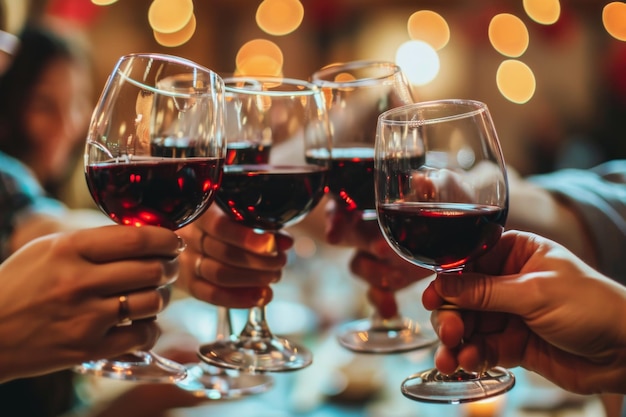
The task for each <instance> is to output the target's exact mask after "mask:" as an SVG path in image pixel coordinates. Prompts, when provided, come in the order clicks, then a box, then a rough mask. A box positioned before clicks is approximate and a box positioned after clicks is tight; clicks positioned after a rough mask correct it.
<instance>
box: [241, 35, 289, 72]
mask: <svg viewBox="0 0 626 417" xmlns="http://www.w3.org/2000/svg"><path fill="white" fill-rule="evenodd" d="M235 68H236V69H235V72H236V73H237V74H240V75H265V76H277V75H280V74H281V73H282V68H283V52H282V51H281V49H280V47H279V46H278V45H276V44H275V43H274V42H272V41H269V40H267V39H253V40H251V41H248V42H246V43H245V44H243V45H242V46H241V48H239V51H238V52H237V56H236V57H235Z"/></svg>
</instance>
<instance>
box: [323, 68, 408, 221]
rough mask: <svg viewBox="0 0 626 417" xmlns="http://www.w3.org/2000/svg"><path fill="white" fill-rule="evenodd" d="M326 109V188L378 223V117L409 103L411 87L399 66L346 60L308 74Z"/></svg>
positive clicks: (345, 203) (347, 204) (349, 207)
mask: <svg viewBox="0 0 626 417" xmlns="http://www.w3.org/2000/svg"><path fill="white" fill-rule="evenodd" d="M311 82H312V83H314V84H317V85H319V86H320V87H321V89H322V91H323V92H324V96H325V98H326V103H327V107H328V119H329V125H330V129H331V137H332V141H333V155H332V165H331V172H330V177H329V180H328V187H329V190H330V192H331V194H332V195H333V196H334V197H335V198H336V199H337V200H338V201H340V202H342V203H343V204H344V205H345V207H346V209H348V210H358V211H360V212H361V213H362V215H363V216H364V218H367V219H370V220H375V219H376V210H375V209H376V206H375V201H374V187H373V183H374V139H375V132H376V120H377V118H378V115H379V114H380V113H382V112H384V111H386V110H389V109H391V108H394V107H398V106H402V105H405V104H410V103H413V101H414V99H413V94H412V91H411V86H410V84H409V83H408V81H407V79H406V77H405V76H404V73H403V72H402V71H401V69H400V67H398V66H397V65H396V64H394V63H392V62H387V61H367V60H364V61H350V62H345V63H335V64H331V65H327V66H325V67H323V68H321V69H319V70H317V71H316V72H314V73H313V75H312V76H311Z"/></svg>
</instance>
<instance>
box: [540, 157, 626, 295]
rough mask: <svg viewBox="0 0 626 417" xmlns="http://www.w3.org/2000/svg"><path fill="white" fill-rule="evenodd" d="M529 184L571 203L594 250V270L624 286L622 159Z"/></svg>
mask: <svg viewBox="0 0 626 417" xmlns="http://www.w3.org/2000/svg"><path fill="white" fill-rule="evenodd" d="M528 180H529V181H531V182H533V183H534V184H537V185H539V186H541V187H542V188H544V189H546V190H548V191H550V192H551V193H554V194H556V195H558V196H559V197H560V198H562V199H564V200H567V201H569V202H570V203H571V205H572V207H574V208H575V209H576V210H577V211H578V212H579V214H580V215H581V218H582V219H583V220H584V222H585V223H586V224H587V226H588V230H589V231H590V233H591V235H592V237H591V238H592V239H593V245H594V246H595V247H596V248H597V249H598V257H599V259H598V261H599V264H598V269H599V270H600V272H602V273H603V274H605V275H607V276H609V277H611V278H613V279H615V280H617V281H619V282H621V283H622V284H625V285H626V262H624V259H625V258H626V160H615V161H610V162H606V163H604V164H602V165H599V166H597V167H594V168H592V169H587V170H581V169H564V170H559V171H555V172H553V173H549V174H543V175H535V176H531V177H529V178H528Z"/></svg>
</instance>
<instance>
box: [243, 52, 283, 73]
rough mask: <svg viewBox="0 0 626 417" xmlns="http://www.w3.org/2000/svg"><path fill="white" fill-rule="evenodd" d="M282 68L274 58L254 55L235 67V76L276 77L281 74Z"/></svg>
mask: <svg viewBox="0 0 626 417" xmlns="http://www.w3.org/2000/svg"><path fill="white" fill-rule="evenodd" d="M282 71H283V68H282V66H281V65H280V63H278V62H277V61H276V60H275V59H274V58H272V57H270V56H267V55H254V56H251V57H249V58H248V59H246V60H244V61H242V62H241V64H239V65H237V68H236V70H235V74H237V75H256V76H262V77H276V76H279V75H281V74H282Z"/></svg>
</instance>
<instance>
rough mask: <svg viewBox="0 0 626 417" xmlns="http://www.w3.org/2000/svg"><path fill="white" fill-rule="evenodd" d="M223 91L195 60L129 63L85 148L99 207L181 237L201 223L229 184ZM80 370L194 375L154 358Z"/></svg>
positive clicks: (167, 377)
mask: <svg viewBox="0 0 626 417" xmlns="http://www.w3.org/2000/svg"><path fill="white" fill-rule="evenodd" d="M223 88H224V85H223V81H222V80H221V78H220V77H219V76H217V74H216V73H214V72H213V71H210V70H208V69H206V68H204V67H202V66H200V65H198V64H196V63H194V62H192V61H189V60H185V59H182V58H178V57H174V56H170V55H164V54H130V55H126V56H123V57H121V58H120V59H119V61H118V62H117V64H116V66H115V67H114V69H113V71H112V73H111V75H110V76H109V79H108V81H107V83H106V85H105V87H104V89H103V91H102V94H101V96H100V99H99V101H98V104H97V106H96V108H95V110H94V112H93V116H92V120H91V124H90V127H89V132H88V135H87V142H86V147H85V161H84V162H85V177H86V181H87V185H88V189H89V192H90V193H91V196H92V198H93V200H94V202H95V203H96V204H97V206H98V207H99V208H100V209H101V210H102V211H103V212H104V213H105V214H107V215H108V216H109V217H110V218H111V219H112V220H113V221H115V222H116V223H118V224H122V225H127V226H135V227H136V226H144V225H153V226H160V227H165V228H168V229H170V230H176V229H178V228H180V227H183V226H184V225H186V224H188V223H190V222H192V221H193V220H194V219H196V218H197V217H199V216H200V215H201V214H202V213H203V212H204V211H205V210H206V208H207V207H208V206H209V204H210V203H211V202H212V201H213V199H214V197H215V192H216V190H217V188H219V184H220V182H221V177H222V165H223V163H224V157H225V142H224V137H223V136H224V134H223V133H224V132H223V129H224V125H223ZM175 278H176V277H174V278H173V279H175ZM76 370H77V371H78V372H81V373H94V374H97V375H103V376H108V377H112V378H118V379H126V380H143V381H152V382H176V381H179V380H182V379H183V378H184V377H185V376H186V369H185V367H184V366H182V365H180V364H177V363H174V362H172V361H169V360H167V359H165V358H161V357H160V356H158V355H156V354H155V353H153V352H134V353H130V354H127V355H124V356H123V357H120V358H114V359H111V360H99V361H92V362H88V363H83V364H81V365H80V366H78V367H77V368H76Z"/></svg>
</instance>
